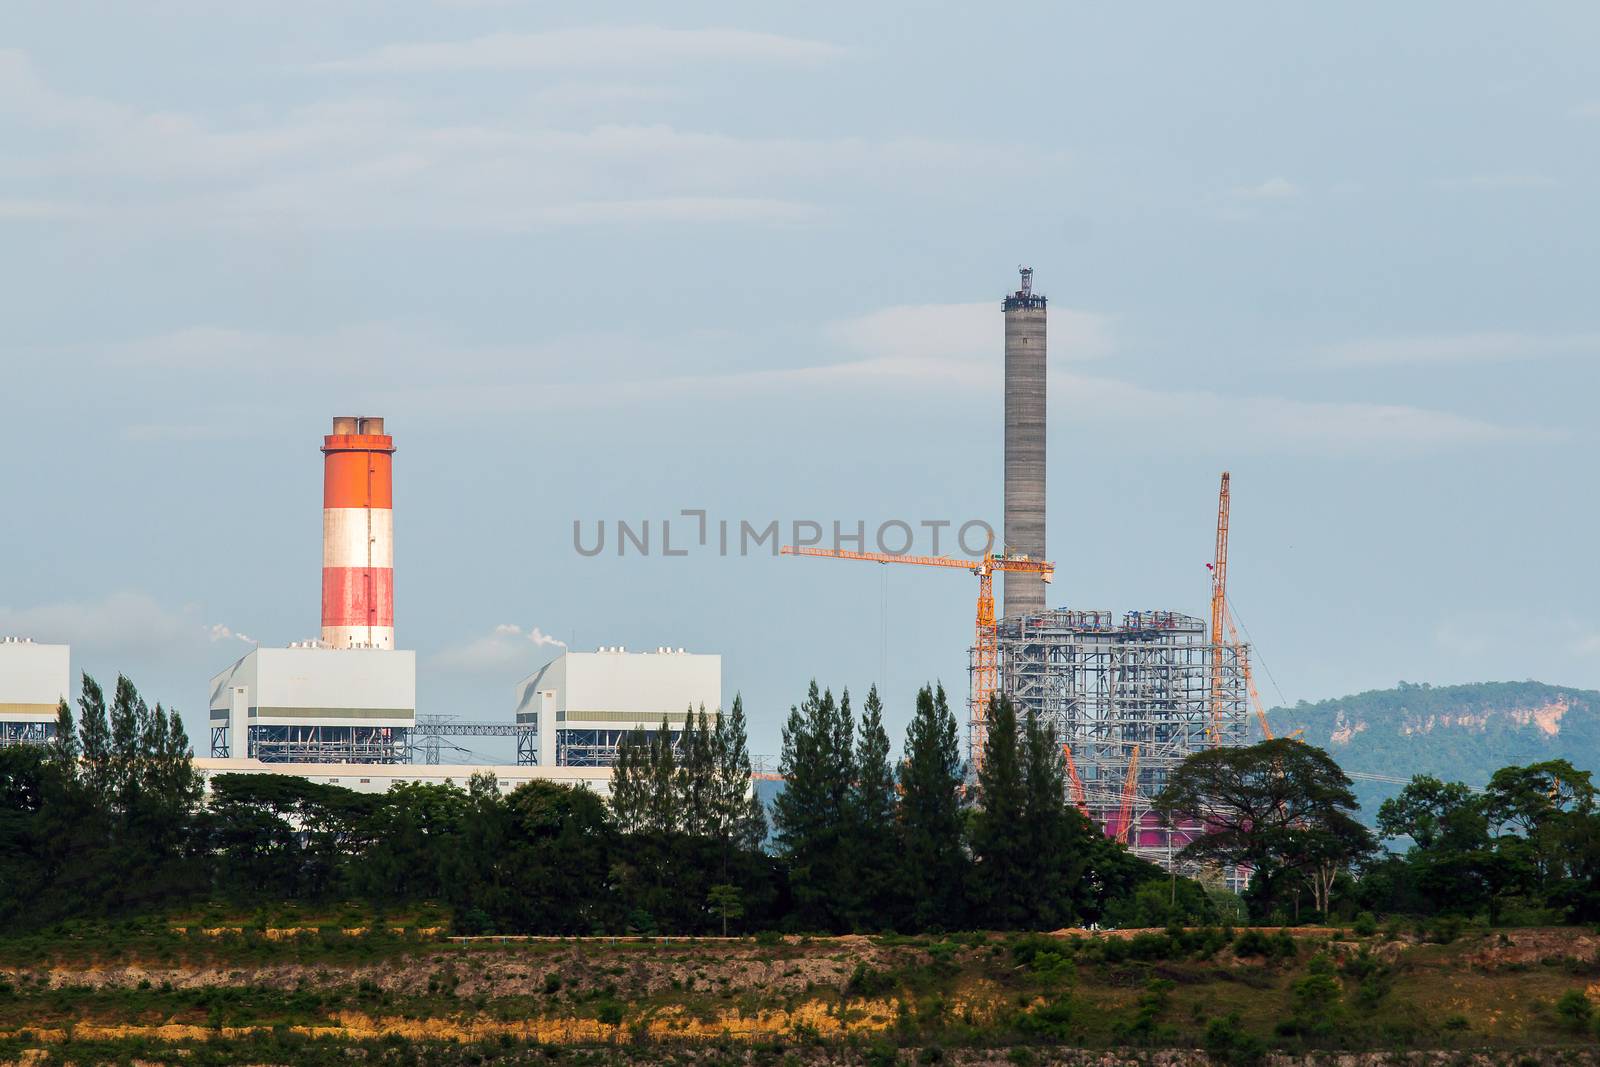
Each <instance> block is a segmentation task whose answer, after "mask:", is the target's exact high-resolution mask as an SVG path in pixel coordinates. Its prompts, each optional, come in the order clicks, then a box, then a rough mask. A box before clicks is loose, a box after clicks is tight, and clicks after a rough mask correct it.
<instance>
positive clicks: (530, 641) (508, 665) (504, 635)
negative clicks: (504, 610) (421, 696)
mask: <svg viewBox="0 0 1600 1067" xmlns="http://www.w3.org/2000/svg"><path fill="white" fill-rule="evenodd" d="M566 647H567V643H566V642H565V641H562V640H560V639H558V638H555V637H551V636H550V635H549V634H547V633H545V632H544V631H543V630H541V629H539V627H537V626H533V627H530V628H529V629H527V630H524V629H523V628H522V627H520V626H517V625H515V624H513V623H501V624H499V625H498V626H496V627H495V628H494V629H493V630H491V631H489V632H488V633H487V634H484V635H483V636H481V637H476V638H473V639H472V640H470V641H466V642H464V643H462V644H458V645H452V646H450V647H448V648H445V649H442V650H440V651H439V652H437V653H435V654H434V656H433V657H432V660H431V662H432V665H433V666H434V667H435V668H437V669H439V670H443V671H454V672H457V673H462V674H475V673H480V672H489V671H501V670H514V669H531V668H532V666H533V661H534V660H535V659H536V658H537V656H536V653H537V650H538V649H541V648H566Z"/></svg>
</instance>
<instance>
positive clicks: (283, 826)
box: [0, 675, 1600, 934]
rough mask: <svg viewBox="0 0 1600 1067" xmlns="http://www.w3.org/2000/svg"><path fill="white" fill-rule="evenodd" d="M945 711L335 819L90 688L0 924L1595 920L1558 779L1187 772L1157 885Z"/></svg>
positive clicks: (51, 772)
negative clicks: (605, 790) (608, 777)
mask: <svg viewBox="0 0 1600 1067" xmlns="http://www.w3.org/2000/svg"><path fill="white" fill-rule="evenodd" d="M961 753H962V745H961V741H960V736H959V729H958V724H957V719H956V715H955V714H954V712H953V711H952V709H951V707H950V703H949V700H948V698H947V696H946V694H945V692H944V690H943V688H942V687H939V686H925V687H923V688H922V689H920V690H919V691H918V692H917V694H916V698H915V702H914V707H913V711H912V715H911V718H910V722H909V724H908V726H907V729H906V733H905V737H904V742H903V745H902V746H901V751H900V754H899V755H898V757H896V756H895V755H894V750H893V746H892V744H891V742H890V739H889V736H888V732H887V730H886V728H885V726H884V707H883V702H882V700H881V698H880V697H879V694H878V692H877V690H876V689H875V688H874V689H872V690H869V691H868V693H867V696H866V699H865V700H864V701H862V703H861V707H860V711H859V713H858V712H857V711H856V709H855V708H854V707H853V706H852V700H851V696H850V694H849V692H848V691H841V692H840V694H839V695H838V697H837V698H836V697H835V696H834V694H833V692H832V691H831V690H830V689H825V688H822V687H820V686H819V685H818V684H817V683H815V682H813V683H812V684H811V686H810V689H809V691H808V692H807V694H806V697H805V699H804V700H802V701H801V702H800V703H798V704H796V705H795V706H793V707H792V708H791V709H790V711H789V715H788V718H787V721H786V722H785V724H784V727H783V748H782V756H781V763H780V768H779V770H780V774H781V776H782V778H783V779H784V783H783V788H782V789H781V791H777V793H776V796H775V797H773V798H772V800H771V802H770V805H769V804H767V803H764V802H763V800H762V796H761V792H760V791H759V790H758V789H757V788H755V787H756V786H757V785H759V784H760V783H755V782H753V781H752V774H751V763H750V755H749V750H748V738H747V723H746V717H745V710H744V705H743V702H742V700H740V699H738V698H735V700H734V702H733V705H732V708H731V709H730V711H729V713H728V714H726V715H718V714H712V713H708V712H707V711H706V710H705V709H703V708H702V709H699V710H698V711H697V712H692V713H690V714H688V715H687V716H686V717H685V722H684V726H683V728H682V729H681V730H679V731H676V732H674V731H672V730H671V729H670V728H669V727H668V724H666V723H665V722H663V723H662V724H661V727H660V728H658V729H656V730H653V731H643V730H637V731H634V732H632V733H630V734H628V735H626V736H625V737H624V739H623V741H622V743H621V745H620V747H619V752H618V759H617V765H616V768H615V775H614V782H613V786H612V792H611V795H610V797H609V798H602V797H601V796H600V795H598V794H597V793H594V792H590V791H588V790H585V789H582V788H573V787H567V786H562V785H557V784H554V783H551V782H547V781H538V780H535V781H532V782H528V783H526V784H523V785H520V786H518V787H517V788H515V789H510V790H507V789H506V788H505V787H504V785H503V784H502V783H499V782H497V781H495V780H494V778H493V777H492V776H490V775H477V776H474V777H473V778H472V779H471V780H469V781H468V782H466V783H463V784H461V785H455V784H449V783H447V784H429V783H418V782H412V783H404V784H401V785H397V786H395V787H394V788H393V789H391V790H389V791H388V792H386V793H382V794H370V793H358V792H355V791H353V790H350V789H346V788H343V787H340V786H337V785H328V784H320V783H314V782H310V781H307V780H305V779H302V778H298V777H296V776H293V775H281V774H222V775H217V776H215V777H213V778H212V780H211V781H210V783H209V790H207V789H206V788H205V784H206V783H204V782H202V780H201V778H200V776H199V775H198V774H197V773H196V771H195V769H194V765H193V754H192V752H191V749H190V745H189V740H188V738H187V736H186V735H185V734H184V730H183V725H182V722H181V721H180V719H179V717H178V716H177V715H176V714H173V713H169V712H167V711H166V710H165V709H164V708H163V707H162V706H161V705H160V704H156V705H155V706H150V705H149V704H148V703H147V702H146V701H145V700H144V699H143V698H142V697H141V696H140V695H139V693H138V690H137V689H136V688H135V687H134V685H133V684H132V683H131V682H130V681H129V680H128V679H127V678H120V677H119V678H118V679H117V683H116V685H115V687H114V688H113V689H112V691H111V693H110V695H109V697H108V695H107V694H106V693H105V692H104V691H102V689H101V687H100V686H99V685H98V684H96V683H95V681H94V679H93V678H90V677H88V676H87V675H86V676H85V677H84V679H83V686H82V696H81V697H80V698H79V700H78V702H77V711H76V713H74V711H73V710H72V709H71V708H69V707H68V706H67V705H66V704H65V702H63V704H62V706H61V708H60V710H59V713H58V723H57V731H56V735H55V737H54V739H53V740H52V741H51V742H50V743H49V744H48V745H46V746H17V747H12V748H8V749H4V750H0V922H3V923H5V924H6V925H7V926H8V927H11V928H28V927H36V926H40V925H46V924H49V923H51V922H55V921H58V920H63V919H68V918H78V917H95V916H101V917H117V916H127V915H137V914H148V913H156V912H160V911H163V910H170V909H173V908H177V907H183V906H187V905H191V904H194V903H196V902H201V901H225V902H229V903H232V904H236V905H239V906H255V905H261V904H269V903H274V902H280V901H294V902H305V903H312V904H316V903H329V902H335V901H343V900H351V899H360V900H366V901H370V902H372V903H375V904H377V905H380V906H390V905H393V906H397V907H398V906H405V905H408V904H415V903H420V902H439V903H442V904H445V905H447V906H448V907H449V908H450V909H451V912H452V915H453V916H454V923H455V925H456V927H457V928H458V929H459V930H461V931H464V932H497V933H548V934H593V933H627V932H633V933H674V934H690V933H698V934H706V933H718V932H722V931H724V930H731V931H738V932H745V931H751V930H763V929H780V930H791V931H815V932H828V933H841V932H849V931H857V932H879V931H891V930H893V931H902V932H922V931H938V930H956V929H961V928H988V929H1053V928H1056V927H1060V926H1066V925H1074V924H1089V923H1102V924H1106V925H1113V926H1149V925H1164V924H1166V923H1169V922H1204V921H1212V920H1214V919H1216V918H1219V917H1221V918H1227V917H1228V916H1227V915H1226V914H1221V913H1219V911H1218V907H1219V904H1221V905H1226V906H1230V907H1231V906H1232V902H1231V900H1230V898H1229V897H1228V896H1227V894H1224V893H1218V892H1216V891H1215V890H1211V891H1208V890H1207V889H1205V888H1203V887H1202V881H1205V882H1207V883H1212V884H1214V883H1216V882H1217V881H1219V880H1220V879H1221V878H1222V877H1223V876H1225V875H1227V874H1229V873H1230V872H1231V873H1233V874H1235V875H1240V874H1243V875H1247V876H1248V887H1247V888H1246V889H1245V891H1244V893H1243V905H1244V906H1245V907H1246V908H1248V911H1249V914H1250V916H1252V917H1253V918H1255V919H1257V920H1263V921H1295V920H1299V919H1306V918H1313V917H1343V918H1349V917H1352V916H1355V915H1358V914H1360V913H1362V912H1372V913H1376V914H1387V915H1412V916H1421V917H1426V916H1435V915H1449V916H1464V917H1465V916H1474V915H1481V916H1483V917H1484V918H1485V919H1486V920H1487V921H1490V922H1529V921H1540V922H1551V921H1571V922H1594V921H1597V920H1600V804H1597V796H1596V789H1595V787H1594V785H1593V784H1592V783H1591V779H1590V774H1589V773H1588V772H1586V771H1580V770H1578V769H1576V768H1575V767H1573V766H1572V765H1571V764H1569V763H1567V762H1565V761H1550V762H1542V763H1536V764H1532V765H1529V766H1525V767H1507V768H1504V769H1502V770H1500V771H1498V772H1497V773H1495V774H1494V776H1493V777H1492V778H1491V780H1490V781H1489V783H1488V785H1487V786H1486V787H1485V788H1483V789H1481V790H1478V789H1472V788H1469V787H1467V786H1466V785H1463V784H1461V783H1454V782H1442V781H1439V780H1438V779H1436V778H1431V777H1427V776H1419V777H1417V778H1415V779H1413V781H1412V782H1411V783H1410V784H1409V785H1408V786H1406V787H1405V789H1404V790H1403V791H1402V792H1401V793H1400V795H1399V796H1398V797H1396V798H1395V799H1392V800H1389V801H1386V802H1385V803H1384V804H1383V805H1382V807H1381V808H1380V809H1379V810H1378V812H1377V813H1376V816H1377V818H1376V822H1377V832H1376V833H1374V832H1373V830H1372V829H1369V828H1368V827H1367V826H1365V825H1363V824H1362V823H1361V821H1360V820H1359V818H1358V814H1359V812H1358V807H1357V804H1356V800H1355V796H1354V793H1353V792H1352V790H1351V783H1350V780H1349V778H1348V776H1346V775H1345V774H1344V772H1343V771H1342V770H1341V769H1340V768H1339V765H1338V764H1337V763H1336V762H1335V761H1334V760H1333V759H1332V758H1331V757H1330V756H1329V755H1328V754H1327V753H1326V752H1324V751H1322V750H1321V749H1318V748H1316V747H1315V746H1312V745H1308V744H1303V743H1300V742H1297V741H1291V740H1284V739H1279V740H1275V741H1267V742H1263V743H1261V744H1258V745H1253V746H1249V747H1244V748H1225V749H1212V750H1207V751H1203V752H1200V753H1197V754H1195V755H1193V756H1191V757H1190V758H1189V759H1188V760H1186V761H1185V762H1184V763H1183V764H1181V765H1180V766H1179V767H1178V768H1177V769H1176V770H1175V771H1174V772H1173V773H1172V774H1171V775H1170V777H1169V778H1168V780H1167V782H1166V783H1165V788H1164V789H1163V790H1162V791H1161V793H1160V795H1159V796H1158V797H1157V798H1156V801H1155V807H1156V809H1157V811H1158V812H1160V813H1161V814H1162V815H1163V816H1164V817H1165V818H1166V819H1167V820H1168V822H1169V823H1171V824H1172V825H1173V826H1175V827H1178V828H1179V829H1180V831H1181V832H1183V833H1185V834H1187V835H1188V836H1189V838H1190V840H1189V843H1188V844H1187V846H1186V847H1185V848H1184V850H1183V852H1182V854H1181V856H1180V859H1181V861H1182V863H1183V865H1184V869H1186V870H1188V871H1189V872H1190V873H1191V874H1195V875H1198V876H1200V877H1199V879H1198V880H1196V879H1191V878H1187V877H1171V876H1169V875H1168V874H1167V873H1166V872H1163V871H1162V870H1160V869H1159V868H1157V867H1155V866H1154V865H1153V864H1150V863H1147V862H1145V861H1143V860H1141V859H1139V858H1137V857H1135V856H1134V855H1133V854H1132V853H1130V852H1129V851H1128V850H1127V849H1126V848H1125V847H1124V846H1122V845H1121V844H1119V843H1116V842H1113V841H1111V840H1109V839H1108V838H1107V837H1106V836H1105V835H1104V834H1103V833H1102V832H1101V831H1100V830H1099V829H1098V828H1097V827H1096V826H1095V825H1093V824H1092V823H1091V822H1090V821H1089V820H1088V819H1087V818H1085V817H1084V816H1083V815H1081V814H1080V813H1079V812H1078V811H1077V810H1076V809H1075V808H1074V807H1073V806H1072V804H1071V803H1070V801H1069V791H1068V789H1067V786H1066V782H1065V781H1064V778H1063V775H1064V766H1063V760H1062V758H1061V752H1060V745H1059V743H1058V739H1057V738H1056V736H1055V734H1054V731H1053V728H1052V725H1051V724H1050V723H1048V722H1044V721H1041V720H1039V719H1036V718H1034V717H1032V716H1030V715H1023V714H1019V713H1018V712H1017V710H1016V709H1015V708H1014V707H1013V706H1012V705H1011V703H1010V701H1008V700H1006V699H1005V698H1004V697H1000V698H997V700H996V701H995V703H994V704H993V705H992V706H991V708H990V713H989V716H988V721H987V729H986V732H985V735H984V738H983V744H982V749H981V753H982V758H981V760H980V762H979V766H978V767H977V769H976V771H975V772H973V773H969V768H967V767H966V766H965V765H964V763H963V760H962V755H961Z"/></svg>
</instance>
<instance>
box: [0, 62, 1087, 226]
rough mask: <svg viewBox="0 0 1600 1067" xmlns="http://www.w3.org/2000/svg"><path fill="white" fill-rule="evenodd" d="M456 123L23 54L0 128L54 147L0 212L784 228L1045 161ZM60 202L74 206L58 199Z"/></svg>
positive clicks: (433, 105) (889, 144)
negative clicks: (258, 99) (167, 98)
mask: <svg viewBox="0 0 1600 1067" xmlns="http://www.w3.org/2000/svg"><path fill="white" fill-rule="evenodd" d="M551 92H553V93H557V97H559V94H560V93H561V92H566V93H568V94H582V93H586V92H587V93H590V94H591V95H593V96H594V97H595V98H596V100H597V101H603V99H604V98H606V97H607V96H609V97H610V98H611V99H612V100H613V101H615V103H614V105H610V106H616V107H623V108H628V104H627V97H628V96H629V94H641V93H648V92H651V90H646V89H642V88H639V87H635V86H613V87H610V88H609V89H608V88H605V87H594V86H590V87H583V86H569V87H567V88H566V89H564V90H562V89H560V87H557V88H556V89H552V90H551ZM601 106H606V105H603V104H602V105H601ZM450 107H451V105H450V103H449V102H448V101H432V100H420V101H415V100H414V102H411V103H400V102H398V101H396V100H393V99H386V98H382V97H373V96H356V97H348V98H341V99H333V100H324V101H319V102H316V103H313V104H310V105H307V106H302V107H297V108H293V109H290V110H287V111H285V112H283V113H281V114H276V115H266V116H264V117H263V116H261V115H255V116H253V117H250V118H248V119H246V118H241V117H238V116H229V117H228V118H226V119H215V118H205V117H201V116H198V115H188V114H177V113H170V112H159V111H146V110H140V109H138V108H137V107H134V106H132V105H130V104H127V103H123V102H121V101H116V102H112V101H104V100H98V99H94V98H89V97H80V96H72V95H70V94H67V93H64V92H60V91H57V90H55V89H53V88H52V87H50V86H49V85H48V84H47V83H46V82H45V80H44V79H43V78H42V77H41V76H40V75H39V73H38V72H37V71H36V70H35V68H34V66H33V64H32V63H31V62H30V60H29V59H28V57H27V56H26V55H24V54H22V53H20V52H16V51H14V50H13V51H0V118H3V117H4V116H7V115H9V116H10V117H11V118H12V119H13V120H14V121H16V122H19V123H22V124H24V125H27V126H32V127H38V128H42V129H44V130H46V131H48V132H50V133H51V134H52V136H50V137H48V138H43V139H37V138H34V139H25V140H23V141H22V142H21V143H22V144H23V145H27V146H29V147H21V148H14V149H13V151H12V153H11V159H10V171H11V174H12V176H14V177H16V179H17V181H16V183H15V185H16V187H15V188H14V189H11V190H8V192H9V193H10V195H11V198H12V199H11V200H9V201H7V202H8V203H10V204H12V207H11V208H10V211H11V213H12V214H15V215H19V216H24V215H25V216H29V217H33V216H38V215H41V214H48V215H50V216H51V217H58V218H59V217H66V216H70V215H71V214H73V213H81V214H83V215H85V216H91V215H92V217H93V218H94V219H95V220H96V221H97V223H101V224H103V223H104V222H105V221H107V220H112V221H130V222H133V223H136V224H141V225H146V226H153V227H161V228H168V229H170V228H175V227H193V226H206V227H215V226H231V227H244V228H252V229H272V230H274V231H277V230H280V229H281V228H282V227H284V226H308V227H318V228H328V229H366V228H375V227H376V228H406V229H463V228H465V229H490V230H494V231H497V232H504V231H507V230H516V229H531V228H539V227H552V226H575V225H581V226H589V225H611V224H632V225H640V224H667V225H708V224H713V225H714V224H737V225H752V224H769V225H797V224H806V223H810V222H814V221H815V220H817V219H818V218H821V217H823V216H824V214H825V210H826V209H825V208H824V207H823V206H822V205H823V203H825V202H826V201H827V200H829V199H832V198H833V196H834V194H836V193H837V192H838V191H839V190H840V189H843V188H850V187H869V188H875V189H883V190H903V189H904V188H905V187H906V186H907V183H908V182H911V181H912V180H913V179H914V180H915V182H916V184H917V186H918V187H919V188H929V187H931V183H936V182H937V181H938V180H940V178H941V177H944V178H947V179H949V180H957V179H958V178H959V177H960V176H962V175H970V174H974V173H979V172H982V173H986V174H992V173H993V172H994V168H995V167H996V166H997V165H998V166H1002V167H1005V168H1009V171H1008V172H1013V173H1020V172H1023V171H1033V172H1041V171H1043V170H1046V169H1048V167H1049V166H1050V165H1052V164H1053V163H1054V162H1058V160H1056V157H1054V156H1051V155H1049V154H1048V153H1044V154H1041V153H1039V152H1033V151H1029V150H1027V149H1025V148H1018V147H1015V146H985V145H974V144H964V143H956V142H946V141H935V140H930V139H927V138H921V137H890V138H884V139H867V138H861V137H839V138H804V137H781V136H780V137H770V136H768V137H756V136H750V137H745V136H731V135H728V134H723V133H706V132H699V131H694V130H685V129H680V128H678V127H676V126H674V125H672V124H670V123H666V122H639V121H637V117H636V116H633V115H630V117H632V118H633V121H624V122H616V123H602V124H597V125H593V126H590V127H587V128H576V129H575V128H571V126H570V125H568V124H570V123H571V121H572V116H571V115H570V114H569V113H568V110H569V109H566V108H563V107H560V106H555V105H553V104H552V100H551V99H541V98H540V97H539V95H538V94H537V93H535V94H534V96H533V97H532V99H531V100H530V99H527V98H518V97H509V98H505V99H502V100H499V101H498V102H497V103H496V105H495V106H494V107H492V108H490V109H488V110H487V111H485V110H481V109H480V110H474V111H473V112H471V113H454V112H451V111H450ZM636 110H637V109H636V108H631V109H629V111H636ZM627 113H628V111H624V112H623V114H627ZM997 161H998V162H997ZM129 179H136V180H132V181H130V180H129ZM30 182H31V183H32V184H33V185H34V186H36V188H33V189H29V188H27V185H28V184H29V183H30ZM63 188H71V189H73V190H74V191H75V194H76V195H77V196H78V198H79V199H77V200H67V199H63V198H62V196H61V194H60V192H59V190H61V189H63Z"/></svg>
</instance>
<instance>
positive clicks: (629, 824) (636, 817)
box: [608, 727, 650, 834]
mask: <svg viewBox="0 0 1600 1067" xmlns="http://www.w3.org/2000/svg"><path fill="white" fill-rule="evenodd" d="M649 765H650V739H649V737H648V735H646V734H645V732H644V730H643V729H642V728H640V727H634V728H633V729H632V730H629V731H628V732H627V733H626V734H624V735H623V736H622V740H621V741H620V742H619V743H618V744H617V756H616V760H615V762H614V763H613V764H612V767H611V796H610V798H609V801H608V803H609V804H610V806H611V814H612V818H613V819H614V820H615V822H616V825H617V829H618V830H620V831H621V832H622V833H625V834H632V833H637V832H638V831H639V830H641V829H643V828H644V825H645V823H646V821H647V817H648V816H647V813H648V811H649V808H650V804H649V783H650V767H649Z"/></svg>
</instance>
